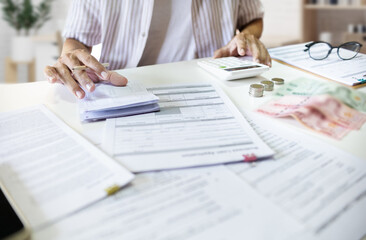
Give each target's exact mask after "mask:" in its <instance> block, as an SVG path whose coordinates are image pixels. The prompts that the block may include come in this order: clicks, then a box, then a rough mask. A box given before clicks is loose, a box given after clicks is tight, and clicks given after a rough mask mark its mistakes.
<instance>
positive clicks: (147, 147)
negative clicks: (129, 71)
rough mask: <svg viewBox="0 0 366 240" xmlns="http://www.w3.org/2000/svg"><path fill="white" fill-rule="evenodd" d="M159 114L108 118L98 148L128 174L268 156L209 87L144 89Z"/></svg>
mask: <svg viewBox="0 0 366 240" xmlns="http://www.w3.org/2000/svg"><path fill="white" fill-rule="evenodd" d="M148 90H149V91H151V92H152V93H153V94H155V95H156V96H158V97H159V99H160V101H159V105H160V112H157V113H150V114H144V115H141V116H132V117H124V118H116V119H108V120H107V123H106V132H105V133H106V135H105V137H104V140H105V141H104V143H103V147H104V148H105V149H106V151H107V152H108V153H109V154H110V155H111V156H113V157H114V158H115V159H117V160H119V161H120V162H121V163H123V164H124V165H125V166H126V167H127V168H129V169H130V170H131V171H133V172H143V171H150V170H160V169H168V168H182V167H192V166H200V165H210V164H219V163H225V162H238V161H252V160H255V159H261V158H265V157H269V156H271V155H272V154H273V151H272V150H271V149H270V148H268V147H267V146H266V145H265V144H264V143H263V141H262V140H261V139H260V138H259V137H258V136H257V135H256V133H255V132H254V131H253V130H252V129H251V127H250V126H249V124H248V123H247V122H246V120H245V118H244V117H243V116H242V115H241V114H240V112H239V111H238V110H237V109H236V108H235V106H234V105H233V103H232V102H231V101H230V99H229V98H228V97H227V96H226V95H225V94H224V93H223V92H222V91H221V90H220V89H219V88H218V87H214V86H212V85H208V84H204V85H179V86H178V85H174V86H166V87H154V88H150V89H148Z"/></svg>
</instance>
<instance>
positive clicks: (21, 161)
mask: <svg viewBox="0 0 366 240" xmlns="http://www.w3.org/2000/svg"><path fill="white" fill-rule="evenodd" d="M0 126H1V127H0V146H1V148H0V181H1V182H2V184H3V185H4V186H5V188H6V189H7V190H8V192H9V193H10V194H11V196H12V197H13V198H14V199H15V202H16V204H17V205H18V206H19V208H20V209H21V211H22V212H23V213H24V215H25V216H26V218H27V220H28V221H29V223H30V225H31V226H32V227H33V228H34V229H38V228H42V227H44V226H45V225H49V224H52V223H54V222H56V221H57V220H59V219H61V218H63V217H65V216H67V215H70V214H72V213H74V212H75V211H78V210H80V209H82V208H85V207H87V206H89V205H90V204H93V203H95V202H96V201H98V200H100V199H102V198H104V197H106V196H107V195H109V194H111V193H113V192H115V191H117V190H118V189H119V188H121V187H123V186H124V185H126V184H127V183H128V182H130V181H131V180H132V179H133V174H131V173H130V172H129V171H127V170H126V169H125V168H124V167H122V166H121V165H120V164H118V163H116V162H115V161H114V160H112V159H111V158H109V157H108V156H107V155H105V154H104V153H103V152H102V151H101V150H99V149H98V148H97V147H95V146H94V145H93V144H91V143H89V142H88V141H87V140H85V139H84V138H83V137H81V136H80V135H79V134H77V133H76V132H74V131H73V130H72V129H71V128H70V127H68V126H67V125H66V124H65V123H63V122H62V121H61V120H59V119H58V118H57V117H56V116H55V115H53V113H52V112H50V111H49V110H48V109H47V108H46V107H44V106H38V107H32V108H28V109H24V110H18V111H14V112H9V113H1V114H0Z"/></svg>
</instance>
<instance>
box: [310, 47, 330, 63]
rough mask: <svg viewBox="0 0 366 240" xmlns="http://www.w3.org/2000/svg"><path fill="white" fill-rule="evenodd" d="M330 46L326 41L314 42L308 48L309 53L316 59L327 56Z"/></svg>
mask: <svg viewBox="0 0 366 240" xmlns="http://www.w3.org/2000/svg"><path fill="white" fill-rule="evenodd" d="M330 50H331V47H330V46H329V45H328V44H326V43H316V44H314V45H312V46H311V47H310V48H309V55H310V57H311V58H313V59H316V60H322V59H325V58H326V57H328V55H329V53H330Z"/></svg>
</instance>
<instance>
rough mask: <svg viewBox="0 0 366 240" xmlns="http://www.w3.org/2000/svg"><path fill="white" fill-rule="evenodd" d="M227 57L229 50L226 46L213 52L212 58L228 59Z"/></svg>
mask: <svg viewBox="0 0 366 240" xmlns="http://www.w3.org/2000/svg"><path fill="white" fill-rule="evenodd" d="M229 56H230V50H229V48H228V47H227V46H225V47H222V48H220V49H217V50H216V51H215V52H214V56H213V58H222V57H229Z"/></svg>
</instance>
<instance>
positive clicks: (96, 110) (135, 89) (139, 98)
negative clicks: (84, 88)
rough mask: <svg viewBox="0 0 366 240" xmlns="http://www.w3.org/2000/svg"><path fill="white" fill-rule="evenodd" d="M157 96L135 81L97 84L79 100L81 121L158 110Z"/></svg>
mask: <svg viewBox="0 0 366 240" xmlns="http://www.w3.org/2000/svg"><path fill="white" fill-rule="evenodd" d="M158 100H159V98H158V97H156V96H155V95H154V94H152V93H149V92H148V91H147V90H146V88H145V87H143V86H142V85H140V84H139V83H136V82H129V83H128V85H127V86H125V87H116V86H112V85H108V84H97V85H96V88H95V91H93V92H92V93H87V95H86V97H85V98H84V99H83V100H81V101H80V103H79V107H80V119H81V121H96V120H101V119H107V118H114V117H123V116H131V115H136V114H142V113H148V112H155V111H159V105H158V104H157V102H158Z"/></svg>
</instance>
